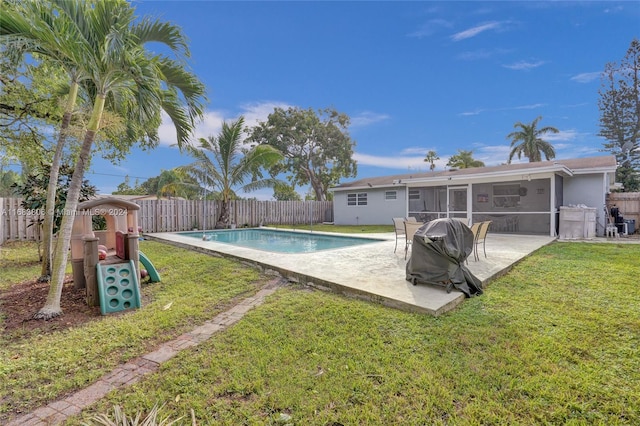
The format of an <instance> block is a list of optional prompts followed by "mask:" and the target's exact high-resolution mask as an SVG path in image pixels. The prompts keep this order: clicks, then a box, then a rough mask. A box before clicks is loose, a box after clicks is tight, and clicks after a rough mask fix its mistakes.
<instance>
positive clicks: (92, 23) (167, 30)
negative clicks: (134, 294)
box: [0, 0, 204, 319]
mask: <svg viewBox="0 0 640 426" xmlns="http://www.w3.org/2000/svg"><path fill="white" fill-rule="evenodd" d="M51 4H53V6H54V8H55V13H54V14H53V15H52V16H51V17H50V19H38V18H40V17H39V16H37V17H36V18H34V19H33V20H32V22H31V23H30V24H31V26H32V27H34V28H40V26H43V27H47V26H49V27H50V28H51V31H50V32H38V31H26V30H25V31H23V32H22V33H19V34H17V35H18V36H19V37H22V38H23V39H26V40H30V41H32V42H33V43H35V44H36V45H38V46H39V47H40V48H43V49H45V48H46V49H49V51H48V53H49V54H50V55H51V56H56V57H58V58H61V61H64V62H65V63H70V64H74V65H75V66H76V67H77V69H78V70H79V74H80V75H81V76H82V77H83V78H84V79H85V81H86V82H87V84H86V85H87V87H88V89H89V95H90V97H91V99H93V112H92V114H91V119H90V120H89V123H88V125H87V130H86V134H85V137H84V141H83V143H82V146H81V149H80V153H79V158H78V161H77V162H76V164H75V168H74V174H73V179H72V181H71V185H70V187H69V192H68V194H67V200H66V204H65V208H64V211H65V212H69V214H66V215H64V217H63V220H62V224H61V229H60V231H59V232H60V235H59V238H58V240H57V244H56V248H55V257H54V259H53V262H52V276H51V286H50V290H49V295H48V297H47V301H46V303H45V306H44V307H43V308H42V309H41V310H40V311H39V312H38V313H37V314H36V315H35V317H36V318H42V319H49V318H53V317H55V316H58V315H60V314H61V313H62V311H61V309H60V296H61V293H62V287H63V280H64V273H65V268H66V264H67V258H68V250H69V245H70V237H71V228H72V225H73V215H72V212H75V210H76V207H77V204H78V196H79V192H80V187H81V184H82V180H83V176H84V171H85V167H86V164H87V163H88V161H89V158H90V154H91V148H92V145H93V142H94V140H95V138H96V134H97V133H98V131H99V130H100V128H101V120H102V116H103V113H104V111H105V105H109V106H110V107H111V108H112V109H113V110H115V111H118V112H119V114H120V115H122V116H123V117H124V119H125V122H126V123H127V126H128V134H129V135H131V136H132V137H134V136H136V135H138V136H142V135H143V134H145V133H146V135H147V136H146V137H147V138H148V139H149V140H151V141H157V127H158V126H159V124H160V122H161V114H160V111H161V110H164V111H165V112H166V113H167V114H168V115H169V117H170V118H171V119H172V121H173V123H174V125H175V126H176V130H177V135H178V144H179V145H180V146H181V145H183V144H185V143H186V142H187V141H188V137H189V135H190V133H191V131H192V129H193V127H194V121H195V118H196V117H199V116H201V114H202V104H201V101H202V97H203V94H204V86H203V85H202V84H201V83H200V82H199V81H198V79H197V78H196V77H195V76H194V75H192V74H191V73H189V72H188V71H186V70H185V68H184V65H183V64H182V63H181V62H178V61H176V60H173V59H171V58H169V57H166V56H161V55H152V54H150V53H149V52H147V51H146V50H145V49H144V46H143V45H144V43H146V42H148V41H156V42H160V43H163V44H165V45H166V46H167V47H168V48H169V49H170V51H171V52H172V53H173V54H175V55H177V56H178V57H179V59H183V58H184V57H187V56H188V53H189V52H188V48H187V45H186V40H185V38H184V35H183V34H182V33H181V32H180V30H179V29H178V27H176V26H174V25H171V24H168V23H163V22H160V21H151V20H149V19H143V20H141V21H139V23H134V20H135V19H136V17H135V15H134V13H133V12H134V10H133V8H132V7H131V6H130V5H129V3H127V2H126V1H124V0H104V1H84V0H53V1H52V2H51ZM3 12H4V11H3ZM3 15H4V13H3ZM3 22H4V21H0V26H2V23H3ZM54 22H55V23H56V24H53V23H54ZM49 36H55V37H57V38H58V39H59V40H62V41H61V42H60V43H53V42H52V41H51V40H49V39H48V37H49ZM65 40H67V42H64V41H65Z"/></svg>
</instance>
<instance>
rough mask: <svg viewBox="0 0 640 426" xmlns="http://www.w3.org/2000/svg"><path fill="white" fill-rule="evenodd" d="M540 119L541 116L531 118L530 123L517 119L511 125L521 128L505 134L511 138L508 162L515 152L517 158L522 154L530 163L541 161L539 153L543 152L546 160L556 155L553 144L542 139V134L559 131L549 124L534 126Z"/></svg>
mask: <svg viewBox="0 0 640 426" xmlns="http://www.w3.org/2000/svg"><path fill="white" fill-rule="evenodd" d="M540 120H542V117H541V116H539V117H537V118H536V119H535V120H533V121H532V122H531V124H523V123H521V122H519V121H518V122H517V123H516V124H514V125H513V127H514V128H516V129H517V128H518V127H519V128H521V129H522V130H519V131H515V132H511V133H509V134H508V135H507V139H511V152H510V153H509V160H508V163H509V164H511V160H512V159H513V156H514V155H516V154H518V159H520V157H521V156H523V155H524V156H525V157H527V158H528V159H529V162H530V163H533V162H535V161H542V155H541V154H544V156H545V158H546V159H547V160H552V159H554V158H555V157H556V151H555V150H554V149H553V145H551V144H550V143H549V142H547V141H545V140H544V139H542V136H544V135H545V134H546V133H558V132H560V131H559V130H558V129H556V128H555V127H551V126H547V127H543V128H541V129H538V128H536V126H537V125H538V122H539V121H540Z"/></svg>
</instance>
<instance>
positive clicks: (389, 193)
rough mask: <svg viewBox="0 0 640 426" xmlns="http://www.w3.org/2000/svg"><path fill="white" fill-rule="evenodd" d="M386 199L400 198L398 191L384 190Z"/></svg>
mask: <svg viewBox="0 0 640 426" xmlns="http://www.w3.org/2000/svg"><path fill="white" fill-rule="evenodd" d="M384 199H385V201H395V200H397V199H398V191H384Z"/></svg>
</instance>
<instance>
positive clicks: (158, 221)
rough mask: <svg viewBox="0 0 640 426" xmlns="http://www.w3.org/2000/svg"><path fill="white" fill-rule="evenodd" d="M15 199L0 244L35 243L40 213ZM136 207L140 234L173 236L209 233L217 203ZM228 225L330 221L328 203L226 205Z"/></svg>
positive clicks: (4, 203)
mask: <svg viewBox="0 0 640 426" xmlns="http://www.w3.org/2000/svg"><path fill="white" fill-rule="evenodd" d="M21 201H22V200H21V199H19V198H0V214H1V215H0V243H3V242H5V241H8V240H37V239H38V238H39V232H38V229H37V228H38V227H36V226H29V225H30V224H31V223H32V222H33V221H34V220H37V218H38V215H39V213H40V212H34V211H28V210H26V209H23V208H22V207H21V206H20V203H21ZM133 202H135V203H136V204H138V205H139V206H140V211H139V212H138V224H139V225H140V227H142V231H143V232H177V231H189V230H192V229H194V228H197V229H213V228H214V226H215V224H216V220H217V218H218V215H219V214H220V211H221V209H222V202H221V201H201V200H133ZM229 218H230V223H232V224H234V225H236V226H238V227H241V226H249V227H255V226H259V225H270V224H272V225H299V224H317V223H322V222H331V221H333V202H332V201H255V200H238V201H231V202H230V204H229Z"/></svg>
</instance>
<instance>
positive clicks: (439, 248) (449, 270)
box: [406, 219, 482, 297]
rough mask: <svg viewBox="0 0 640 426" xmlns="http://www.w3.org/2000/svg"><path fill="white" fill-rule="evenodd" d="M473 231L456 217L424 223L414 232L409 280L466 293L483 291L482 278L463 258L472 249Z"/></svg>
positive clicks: (478, 293)
mask: <svg viewBox="0 0 640 426" xmlns="http://www.w3.org/2000/svg"><path fill="white" fill-rule="evenodd" d="M473 243H474V241H473V233H472V232H471V229H469V227H468V226H466V225H465V224H464V223H462V222H460V221H458V220H455V219H436V220H432V221H431V222H428V223H425V224H424V225H423V226H421V227H420V229H418V230H417V231H416V233H415V235H414V236H413V241H412V245H411V246H412V248H411V257H410V258H409V261H408V262H407V275H406V278H407V281H411V282H412V283H413V284H414V285H416V284H431V285H438V286H443V287H445V288H446V289H447V292H451V290H452V289H453V288H456V289H457V290H459V291H461V292H463V293H464V294H465V295H466V296H467V297H471V296H479V295H481V294H482V282H481V281H480V280H479V279H478V278H477V277H476V276H475V275H473V274H472V273H471V271H469V269H468V268H467V267H466V266H465V264H464V262H465V260H466V259H467V257H469V255H470V254H471V253H472V252H473Z"/></svg>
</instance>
